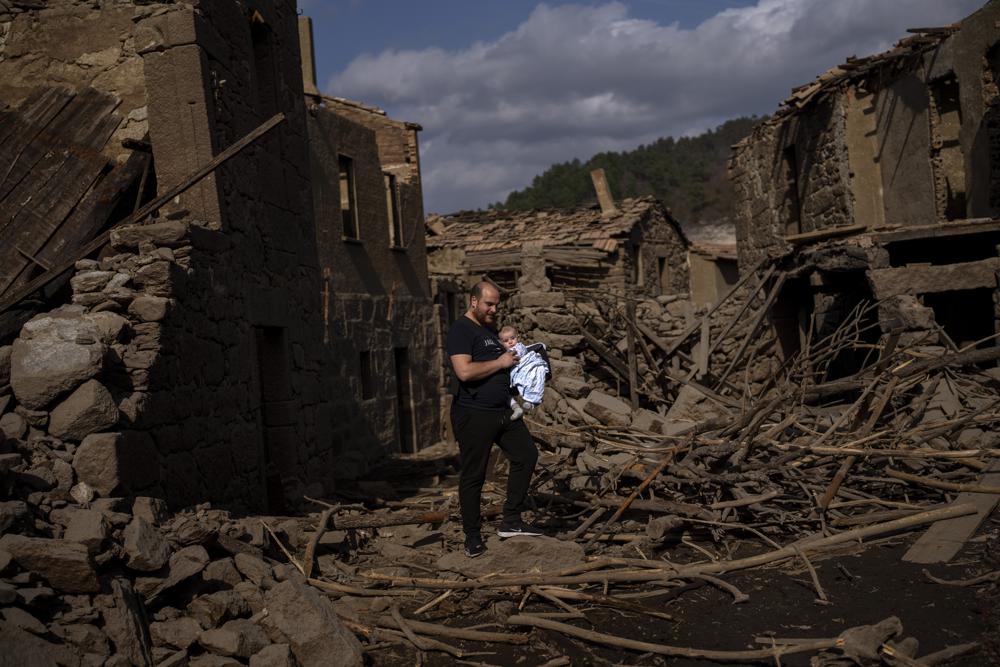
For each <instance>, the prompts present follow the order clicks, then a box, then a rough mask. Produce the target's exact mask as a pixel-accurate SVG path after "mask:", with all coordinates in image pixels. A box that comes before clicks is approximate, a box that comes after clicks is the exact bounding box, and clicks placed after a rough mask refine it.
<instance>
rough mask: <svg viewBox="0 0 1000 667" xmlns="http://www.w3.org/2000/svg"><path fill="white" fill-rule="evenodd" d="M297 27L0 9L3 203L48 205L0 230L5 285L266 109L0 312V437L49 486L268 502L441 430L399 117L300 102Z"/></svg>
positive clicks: (173, 7) (152, 6)
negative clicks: (177, 189)
mask: <svg viewBox="0 0 1000 667" xmlns="http://www.w3.org/2000/svg"><path fill="white" fill-rule="evenodd" d="M299 39H300V30H299V21H298V18H297V16H296V8H295V3H294V2H292V1H284V0H282V1H279V2H257V1H256V0H251V1H249V2H243V3H232V2H228V1H223V0H200V1H197V2H191V3H185V4H174V3H170V2H164V3H157V2H138V1H136V2H134V3H133V2H118V3H113V4H112V3H102V4H101V5H100V6H99V7H96V8H95V7H93V6H91V5H80V4H79V3H76V2H72V1H69V0H52V1H50V2H46V3H44V4H43V3H0V100H2V104H0V111H2V113H3V116H2V118H0V125H2V127H0V132H3V133H4V136H6V137H8V140H5V141H3V142H0V143H2V146H0V157H2V159H3V160H4V167H3V168H4V169H7V167H8V165H10V169H8V170H7V172H6V175H5V177H4V178H5V180H4V182H3V184H2V185H0V207H4V212H5V213H11V214H12V215H13V214H16V215H15V216H14V217H15V218H17V220H20V219H21V218H20V217H17V216H21V217H23V218H24V219H25V220H28V219H34V218H38V219H40V218H43V217H45V218H46V219H52V220H53V223H52V224H53V225H56V226H58V225H62V227H61V228H60V230H57V231H55V232H53V231H52V230H51V229H45V231H44V233H43V232H41V231H39V232H38V233H37V234H34V235H33V233H32V232H31V231H30V230H31V229H32V227H31V225H29V224H27V223H25V224H24V225H21V226H20V227H18V228H17V229H15V228H13V227H10V226H4V227H0V247H2V248H4V249H13V251H14V252H16V254H17V255H18V256H19V257H20V258H21V259H20V260H19V262H20V261H22V260H23V265H22V264H19V265H18V266H17V267H16V268H17V272H16V273H11V272H9V271H7V270H6V269H5V270H3V271H0V273H4V275H5V276H6V277H7V278H6V279H5V280H6V282H5V287H4V288H0V303H2V302H3V299H4V298H5V297H4V289H6V288H7V287H8V286H10V289H14V288H17V287H18V286H21V287H23V286H24V285H25V284H27V283H28V281H29V280H33V279H34V278H35V277H36V276H38V275H39V274H41V275H43V276H44V275H45V272H46V271H54V270H55V269H54V268H53V267H55V266H58V265H59V262H60V261H64V260H65V259H66V258H67V257H68V258H70V259H71V260H72V259H73V258H75V257H78V256H83V254H82V253H81V251H82V250H84V249H85V247H84V243H85V242H86V241H90V239H91V238H94V237H97V241H98V242H99V241H101V240H102V239H103V238H104V237H99V236H97V232H98V231H99V230H100V229H102V228H103V227H106V226H107V225H108V224H111V223H115V222H117V221H121V220H124V219H125V218H127V217H128V215H129V214H131V213H132V212H133V211H135V210H136V209H139V208H140V206H141V205H142V204H145V203H146V202H147V201H149V200H150V199H152V198H153V197H154V196H155V195H157V194H160V195H162V194H163V193H165V192H167V191H169V190H170V188H172V187H173V186H176V185H178V184H179V183H181V182H182V181H184V180H185V179H186V178H188V177H189V176H190V175H191V174H192V172H194V171H195V170H196V169H197V168H199V167H202V166H204V165H206V164H208V163H210V162H211V161H212V159H213V157H214V156H216V155H218V154H219V153H220V152H221V151H223V149H226V148H227V147H229V146H231V145H232V144H233V143H234V142H236V141H237V140H239V139H240V138H241V137H243V136H244V135H246V134H247V133H249V132H250V131H251V130H254V128H257V127H258V126H260V125H261V124H262V123H263V122H264V121H266V120H267V119H269V118H272V117H273V116H274V115H275V114H277V113H279V112H282V113H283V114H284V119H283V120H282V121H281V122H280V123H279V124H278V125H277V126H276V127H275V128H274V129H272V130H271V131H270V132H269V133H268V134H266V135H265V136H263V137H262V138H261V139H259V140H257V141H255V142H254V143H252V144H250V145H249V146H248V147H246V148H245V149H243V150H242V152H240V153H239V154H237V155H236V156H235V157H233V158H232V159H231V160H230V161H228V162H226V163H225V164H223V165H221V166H220V167H218V168H217V169H215V170H214V171H212V172H211V173H210V174H209V175H208V176H207V177H205V178H203V179H202V180H200V181H199V182H197V183H196V184H195V185H194V186H193V187H190V188H188V189H187V190H185V191H184V192H183V193H182V194H179V195H178V196H176V197H173V198H172V199H171V200H170V201H169V202H168V203H167V204H166V205H164V206H162V207H160V208H159V213H158V215H159V217H158V218H157V219H154V220H153V221H151V222H152V224H138V225H132V226H127V227H119V228H116V229H113V230H112V231H111V234H110V238H109V243H108V244H105V245H103V246H102V247H101V248H100V249H96V248H95V252H93V253H92V254H90V255H88V256H86V257H85V258H84V259H82V260H80V261H78V262H77V263H76V265H75V273H72V272H71V273H70V275H72V280H71V281H69V283H68V284H66V283H65V281H63V282H61V283H60V281H59V280H55V279H54V280H52V281H51V283H50V285H49V287H48V288H47V290H48V291H47V292H45V293H44V294H40V293H39V294H36V295H35V297H33V298H32V299H28V300H23V299H22V300H20V301H19V302H18V303H17V304H16V306H15V307H8V308H6V312H5V313H3V315H4V317H6V318H7V319H6V321H7V322H8V323H10V322H14V324H15V326H13V327H12V328H9V329H8V335H7V336H6V337H5V338H4V339H3V340H0V362H3V363H0V420H2V421H3V427H4V428H3V433H0V447H2V446H4V444H3V443H4V441H5V440H7V439H10V438H13V439H15V440H21V441H24V440H27V439H31V440H32V442H35V443H36V445H37V446H41V445H38V443H43V444H44V446H45V447H48V448H50V449H52V450H58V451H60V452H62V453H63V454H64V456H62V459H60V460H62V461H65V462H66V464H67V465H66V466H65V467H60V468H59V469H58V470H55V469H53V470H46V471H39V472H38V474H39V475H40V476H41V477H42V478H44V479H47V480H49V481H50V483H51V484H53V485H59V487H60V488H61V487H62V486H63V485H66V484H70V483H72V482H73V481H74V480H76V481H86V482H87V483H88V484H89V485H90V486H91V487H92V488H94V489H96V490H97V491H98V493H99V494H101V495H108V494H112V493H116V494H122V493H140V492H141V493H146V494H151V495H159V496H162V497H165V498H167V499H168V500H169V501H170V502H171V503H172V504H174V505H178V506H179V505H187V504H191V503H195V502H201V501H205V500H211V501H213V502H219V503H224V504H229V505H233V506H243V507H247V508H258V509H259V508H264V507H268V506H269V507H271V508H278V507H280V506H281V505H282V503H283V501H284V500H285V499H286V498H296V497H301V495H302V494H303V493H306V492H308V493H315V494H322V493H324V492H326V491H329V490H330V489H332V487H333V485H334V480H335V479H336V478H338V477H347V476H351V475H356V474H358V472H360V471H361V470H363V469H364V467H365V466H367V465H369V464H370V463H371V462H372V461H374V460H376V459H378V457H380V456H381V455H383V454H384V453H385V452H387V451H394V450H400V449H402V450H413V449H415V448H416V447H419V446H422V445H425V444H428V443H429V442H433V441H434V440H436V439H437V438H436V435H437V432H438V430H439V427H438V423H437V408H436V405H437V403H436V402H437V400H438V399H437V393H436V390H435V391H433V392H429V393H428V392H425V391H424V390H423V388H422V387H423V385H424V384H425V381H424V379H423V378H422V376H421V374H424V375H426V374H427V373H428V372H429V371H428V368H431V367H433V368H435V369H436V364H437V363H438V358H437V356H436V351H434V350H433V348H434V347H435V343H434V342H433V338H432V337H431V336H432V334H428V333H427V331H428V329H430V330H433V324H432V320H433V317H432V315H430V313H432V312H433V309H432V308H431V307H430V300H429V296H428V293H427V278H426V268H425V266H424V265H425V260H424V254H423V252H424V251H423V239H422V229H423V221H422V215H423V212H422V205H421V200H420V178H419V157H418V155H417V145H416V130H417V127H416V126H412V125H408V124H405V123H398V122H396V121H393V120H391V119H388V118H386V117H385V116H384V115H383V114H381V113H378V112H375V111H372V110H370V109H367V108H364V107H362V106H360V105H355V104H351V103H348V102H342V101H337V100H331V99H327V98H321V97H319V96H318V94H317V91H316V90H315V85H314V83H313V82H311V80H310V78H309V77H311V75H312V74H311V72H312V69H313V68H312V67H311V59H310V58H307V59H306V63H307V64H306V67H305V70H306V80H307V81H308V82H309V83H310V84H311V85H307V88H309V90H308V91H304V89H303V64H302V59H301V57H300V46H299ZM308 55H310V56H311V54H308ZM306 92H308V93H309V94H308V95H307V94H305V93H306ZM71 105H76V107H77V108H76V111H75V112H74V114H73V117H74V118H78V119H79V120H78V121H77V123H76V124H75V125H72V126H70V127H69V129H67V128H66V127H65V126H64V125H63V124H62V123H61V120H60V119H61V118H62V117H61V116H60V112H61V111H62V110H63V109H64V108H69V106H71ZM4 106H6V108H5V109H3V107H4ZM122 140H127V141H125V143H124V144H123V141H122ZM53 148H54V149H55V150H50V149H53ZM52 156H62V157H58V160H59V161H58V162H55V161H53V160H55V159H56V158H54V157H52ZM147 165H148V166H147ZM25 174H27V175H28V176H25ZM53 174H55V175H56V176H53ZM43 176H44V177H43ZM57 177H58V178H57ZM14 178H16V179H19V180H18V181H17V182H21V183H29V182H32V181H33V179H34V180H35V181H37V183H38V185H39V187H43V186H44V184H45V183H46V182H47V181H51V182H52V183H64V182H73V181H74V179H76V180H81V183H82V185H81V189H80V190H79V191H74V192H72V193H71V194H72V197H70V195H69V194H66V195H65V196H64V195H63V194H61V191H59V190H54V189H53V188H50V189H49V190H51V192H50V193H49V194H47V195H46V196H45V197H41V196H39V195H38V193H36V196H35V197H34V199H30V198H28V199H26V198H24V197H11V196H8V195H11V194H12V193H14V194H23V192H21V191H20V190H18V189H17V188H16V187H14V186H15V185H16V183H15V181H13V180H11V179H14ZM22 187H23V186H22ZM49 190H46V191H45V192H49ZM70 200H72V201H70ZM52 202H57V203H60V205H59V206H56V205H55V204H52ZM338 202H339V205H338ZM42 206H46V207H48V208H45V209H42V208H41V207H42ZM11 207H21V208H23V209H24V210H23V211H21V210H20V209H17V210H14V211H12V209H11ZM81 212H83V213H85V215H83V213H81ZM43 214H44V215H43ZM81 217H84V218H86V220H87V221H89V222H88V224H90V225H91V227H92V230H91V236H89V237H85V238H79V236H80V235H79V234H70V233H68V232H66V231H65V230H67V229H77V228H78V223H79V218H81ZM146 222H147V223H148V222H150V221H146ZM71 223H72V224H71ZM18 224H20V223H18ZM39 229H41V228H39ZM15 232H16V234H15ZM48 234H53V236H52V237H51V238H52V239H56V241H54V242H51V241H50V240H49V239H48V238H47V236H46V235H48ZM12 239H16V241H17V242H16V244H14V243H11V240H12ZM5 266H6V265H5ZM60 285H62V287H60ZM6 293H7V295H9V294H10V290H7V292H6ZM59 303H63V304H65V305H63V306H61V307H57V308H55V309H54V310H53V306H55V305H57V304H59ZM43 311H47V312H43ZM36 313H41V314H39V315H36ZM33 316H34V319H31V321H30V322H29V323H28V324H25V326H24V327H23V328H21V324H24V322H26V321H27V320H29V319H30V318H32V317H33ZM11 331H12V332H13V333H10V332H11ZM8 343H12V345H7V344H8ZM429 349H431V350H432V354H433V356H431V357H430V358H428V350H429ZM7 359H9V371H8V370H7V367H8V362H7V361H6V360H7ZM435 377H436V370H435ZM8 383H9V385H8ZM57 458H58V457H57Z"/></svg>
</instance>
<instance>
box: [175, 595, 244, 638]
mask: <svg viewBox="0 0 1000 667" xmlns="http://www.w3.org/2000/svg"><path fill="white" fill-rule="evenodd" d="M250 611H251V610H250V606H249V605H248V604H247V602H246V600H244V599H243V596H242V595H240V594H239V593H236V592H235V591H216V592H215V593H210V594H209V595H202V596H200V597H197V598H195V599H194V600H192V601H191V604H189V605H188V613H189V614H191V616H192V617H193V618H195V619H197V621H198V622H199V623H201V626H202V627H203V628H205V629H206V630H207V629H211V628H214V627H218V625H219V624H220V623H222V622H223V621H225V620H227V619H231V618H239V617H241V616H249V615H250Z"/></svg>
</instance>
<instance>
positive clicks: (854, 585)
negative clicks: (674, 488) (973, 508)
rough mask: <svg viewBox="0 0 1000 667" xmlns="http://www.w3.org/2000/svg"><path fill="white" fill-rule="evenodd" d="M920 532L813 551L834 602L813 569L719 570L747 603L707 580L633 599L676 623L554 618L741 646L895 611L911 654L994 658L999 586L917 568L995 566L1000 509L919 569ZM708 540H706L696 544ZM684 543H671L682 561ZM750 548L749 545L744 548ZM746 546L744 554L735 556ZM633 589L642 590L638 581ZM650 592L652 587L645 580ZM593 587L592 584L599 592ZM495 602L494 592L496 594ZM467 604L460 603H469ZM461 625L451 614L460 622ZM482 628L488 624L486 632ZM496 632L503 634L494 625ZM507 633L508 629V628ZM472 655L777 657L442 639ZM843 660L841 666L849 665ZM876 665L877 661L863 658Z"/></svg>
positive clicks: (559, 641)
mask: <svg viewBox="0 0 1000 667" xmlns="http://www.w3.org/2000/svg"><path fill="white" fill-rule="evenodd" d="M918 535H920V532H919V531H918V532H915V533H913V534H911V535H905V536H897V537H893V538H889V539H886V540H882V541H881V542H880V543H876V544H873V545H869V546H867V547H866V548H864V549H859V548H857V547H850V548H848V549H844V550H841V551H840V552H838V553H836V554H831V555H829V556H828V557H826V558H821V557H819V556H814V557H811V558H810V560H811V561H812V562H813V564H814V566H815V568H816V570H817V574H818V576H819V579H820V583H821V585H822V586H823V589H824V591H825V593H826V595H827V597H828V599H829V600H830V603H831V604H829V605H822V604H818V603H815V602H814V600H815V599H816V593H815V589H814V588H813V584H812V582H811V580H810V577H809V573H808V572H807V571H805V570H804V569H801V568H796V567H795V566H794V565H793V566H788V567H783V568H772V569H764V568H759V569H756V570H749V571H745V572H738V573H734V574H732V575H727V576H725V580H726V581H727V582H729V583H731V584H733V585H735V586H736V587H737V588H739V589H740V590H741V591H742V592H743V593H745V594H747V595H749V596H750V599H749V600H748V601H747V602H744V603H741V604H733V597H732V596H731V595H730V594H729V593H726V592H724V591H722V590H720V589H718V588H716V587H714V586H712V585H710V584H707V583H701V582H695V583H694V584H692V585H688V586H685V587H683V588H682V589H678V590H679V591H681V592H680V593H679V594H678V595H676V596H673V597H672V599H671V596H661V597H651V598H645V599H638V600H635V601H636V602H640V603H642V604H645V605H647V606H649V607H651V608H653V609H656V610H659V611H665V612H667V613H669V614H671V615H672V616H674V618H675V619H676V623H670V622H669V621H661V620H658V619H654V618H642V617H640V616H638V615H636V614H631V613H626V612H622V613H617V612H614V611H610V610H607V609H602V608H595V609H589V610H588V609H587V608H586V607H585V606H582V605H576V606H577V607H578V608H580V609H581V610H584V611H585V613H586V616H587V622H582V621H573V620H567V619H559V620H560V621H562V622H567V623H572V624H573V625H576V626H578V627H581V628H586V629H589V630H593V631H596V632H603V633H606V634H613V635H617V636H619V637H627V638H630V639H635V640H640V641H646V642H651V643H658V644H666V645H670V646H676V647H688V648H700V649H714V650H733V651H739V650H746V649H758V648H762V647H763V646H764V645H763V644H759V643H755V641H754V640H755V638H757V637H760V638H763V637H766V636H774V637H779V638H786V639H787V638H802V639H810V638H825V637H836V636H837V635H838V634H840V633H841V632H843V631H844V630H846V629H848V628H850V627H853V626H858V625H865V624H874V623H878V622H879V621H881V620H883V619H885V618H886V617H888V616H896V617H898V618H899V619H900V621H901V622H902V625H903V635H902V636H901V637H899V638H897V640H899V639H903V638H904V637H915V638H917V639H918V640H919V642H920V648H919V650H918V651H917V656H918V657H920V656H924V655H927V654H929V653H933V652H935V651H938V650H941V649H943V648H945V647H947V646H954V645H957V644H963V643H968V642H980V644H981V648H980V649H979V650H978V651H977V652H974V653H972V654H969V655H965V656H961V657H958V658H955V659H953V660H951V661H948V662H946V663H940V664H946V665H952V666H955V667H978V666H981V665H1000V589H998V587H997V586H996V585H995V584H984V585H979V586H973V587H960V586H948V585H942V584H938V583H934V582H932V581H930V580H929V579H928V578H927V577H926V576H925V575H924V574H923V570H924V569H927V571H928V572H930V573H931V574H932V575H933V576H935V577H938V578H940V579H946V580H960V579H969V578H972V577H975V576H979V575H981V574H984V573H986V572H990V571H993V570H996V569H1000V515H998V514H996V513H994V515H993V516H992V517H991V519H990V520H989V521H987V522H985V523H984V524H983V526H982V527H981V528H980V530H979V531H978V533H977V537H976V538H974V539H973V540H972V541H970V542H969V543H967V544H966V546H965V548H963V549H962V551H961V552H960V553H959V555H958V556H956V557H955V558H954V559H952V562H951V563H947V564H938V565H930V566H926V565H918V564H914V563H907V562H903V561H902V560H901V557H902V556H903V554H904V553H906V550H907V549H908V548H909V546H910V545H911V544H912V542H913V540H914V539H915V538H916V537H917V536H918ZM703 546H706V547H707V548H711V544H704V545H703ZM684 550H686V548H685V547H679V548H678V549H677V550H676V552H675V553H676V556H677V558H678V559H680V556H681V552H683V551H684ZM748 553H749V552H748ZM748 553H745V554H740V555H741V556H745V555H748ZM635 590H636V591H641V590H644V589H643V588H636V589H635ZM646 590H648V587H646ZM597 592H599V591H597ZM496 599H497V598H494V600H496ZM508 600H509V602H506V603H505V602H500V603H496V602H493V604H492V605H490V601H489V599H488V598H487V597H485V596H484V597H483V602H484V603H485V604H487V605H489V607H488V608H485V609H483V610H482V611H481V612H480V613H479V614H476V615H470V616H467V617H466V618H464V619H463V620H462V621H458V619H456V618H454V617H453V616H449V615H447V614H440V615H434V614H428V615H427V616H426V617H425V620H428V621H430V622H438V623H447V624H448V625H452V626H453V627H458V626H463V627H467V626H472V625H477V624H480V623H497V622H498V620H500V618H502V617H503V616H504V612H505V611H507V612H509V613H516V606H517V604H518V602H519V600H520V596H516V597H515V596H512V597H510V598H508ZM469 602H471V600H469V599H467V600H466V605H468V603H469ZM524 611H525V612H529V613H545V612H555V611H560V610H558V609H556V608H555V607H554V606H552V605H547V604H538V603H537V598H532V601H531V602H529V603H528V604H526V605H525V607H524ZM456 621H458V622H456ZM484 629H486V628H484ZM493 629H497V630H500V629H502V628H501V627H496V628H493ZM507 630H508V631H514V630H515V629H514V628H507ZM449 643H451V644H452V645H454V646H459V647H461V648H463V649H465V650H467V651H470V652H479V651H481V652H483V654H482V655H479V656H469V657H468V658H467V660H469V661H471V663H467V664H485V665H540V664H544V663H545V662H547V661H549V660H553V659H555V658H558V657H559V656H566V657H568V658H570V659H571V661H572V662H571V663H568V664H572V665H618V664H622V665H672V666H673V665H676V666H681V667H683V666H687V665H690V666H691V667H708V666H710V665H722V664H726V665H737V664H772V665H773V664H775V663H774V661H773V660H765V661H761V662H758V663H752V662H746V663H741V662H726V663H722V662H716V661H712V660H701V659H691V658H678V657H666V656H657V655H651V654H648V653H646V654H644V653H641V652H638V651H629V650H626V649H621V648H614V647H605V646H600V645H598V644H592V643H588V642H584V641H582V640H578V639H574V638H570V637H566V636H564V635H561V634H559V633H556V632H549V631H539V630H536V631H534V633H533V635H532V641H531V642H530V643H529V644H527V645H525V646H518V647H512V646H507V645H489V646H487V645H485V644H482V643H470V642H461V641H458V640H449ZM815 655H816V653H801V654H798V655H785V656H782V657H781V664H782V665H789V666H795V665H809V663H810V660H811V659H812V658H813V657H814V656H815ZM369 657H370V658H371V659H372V660H373V662H372V664H374V665H387V666H388V665H392V666H395V665H400V666H401V665H413V664H414V653H413V650H412V649H411V648H407V649H402V648H398V647H397V648H392V649H387V650H383V651H377V652H374V653H370V654H369ZM454 661H455V659H454V658H452V657H450V656H447V655H444V654H442V653H424V655H423V662H422V664H424V665H451V664H455V662H454ZM845 664H846V663H845ZM871 664H880V663H871Z"/></svg>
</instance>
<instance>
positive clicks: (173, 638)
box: [149, 616, 202, 649]
mask: <svg viewBox="0 0 1000 667" xmlns="http://www.w3.org/2000/svg"><path fill="white" fill-rule="evenodd" d="M201 633H202V629H201V625H199V624H198V621H196V620H195V619H193V618H191V617H190V616H181V617H180V618H174V619H171V620H168V621H159V622H155V623H150V624H149V634H150V636H151V637H152V639H153V645H154V646H171V647H173V648H177V649H186V648H188V647H189V646H191V645H192V644H194V643H195V642H196V641H198V635H200V634H201Z"/></svg>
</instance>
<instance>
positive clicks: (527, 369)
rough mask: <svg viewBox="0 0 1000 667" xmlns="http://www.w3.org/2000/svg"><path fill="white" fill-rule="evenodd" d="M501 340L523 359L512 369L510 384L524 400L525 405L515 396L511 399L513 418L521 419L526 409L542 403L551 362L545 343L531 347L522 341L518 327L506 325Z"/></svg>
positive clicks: (501, 330)
mask: <svg viewBox="0 0 1000 667" xmlns="http://www.w3.org/2000/svg"><path fill="white" fill-rule="evenodd" d="M500 342H501V343H503V345H504V347H506V348H507V349H508V350H509V351H511V352H513V353H514V354H516V355H518V356H519V357H520V358H521V359H520V361H518V362H517V365H516V366H514V367H513V368H511V369H510V385H511V386H512V387H513V388H514V389H516V390H517V393H518V394H520V395H521V398H522V399H523V400H524V407H523V408H522V407H521V405H519V404H518V402H517V400H516V399H515V398H513V397H512V398H511V399H510V409H511V411H512V414H511V416H510V418H511V419H520V418H521V416H522V415H523V414H524V411H525V410H532V409H534V408H536V407H538V406H539V405H541V403H542V396H543V394H544V393H545V379H546V377H547V376H548V373H549V364H548V362H546V360H545V357H544V350H545V345H543V344H542V343H535V344H534V345H532V346H531V347H530V348H529V347H527V346H526V345H525V344H524V343H522V342H521V340H520V338H519V337H518V335H517V329H515V328H514V327H512V326H505V327H503V328H502V329H500Z"/></svg>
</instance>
